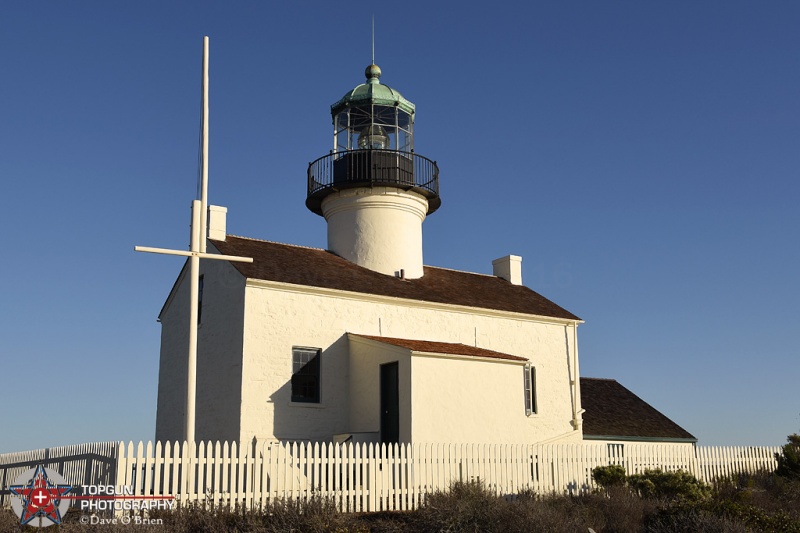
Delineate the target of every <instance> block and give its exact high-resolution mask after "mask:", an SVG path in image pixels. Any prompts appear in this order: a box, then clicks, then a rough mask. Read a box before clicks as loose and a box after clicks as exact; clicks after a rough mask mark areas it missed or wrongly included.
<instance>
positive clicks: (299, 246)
mask: <svg viewBox="0 0 800 533" xmlns="http://www.w3.org/2000/svg"><path fill="white" fill-rule="evenodd" d="M226 237H236V238H237V239H245V240H248V241H255V242H266V243H269V244H280V245H281V246H291V247H293V248H304V249H306V250H317V251H320V252H330V253H333V254H334V255H336V254H335V253H334V252H331V251H330V250H326V249H325V248H317V247H315V246H303V245H302V244H291V243H288V242H278V241H271V240H268V239H258V238H256V237H245V236H244V235H234V234H228V235H226ZM212 240H213V239H212ZM337 257H338V256H337ZM422 266H423V267H425V268H435V269H438V270H447V271H449V272H458V273H459V274H472V275H473V276H485V277H487V278H496V277H497V276H495V275H493V274H483V273H482V272H470V271H469V270H458V269H456V268H448V267H442V266H435V265H422Z"/></svg>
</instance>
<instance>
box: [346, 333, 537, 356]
mask: <svg viewBox="0 0 800 533" xmlns="http://www.w3.org/2000/svg"><path fill="white" fill-rule="evenodd" d="M349 335H352V336H355V337H361V338H364V339H370V340H373V341H376V342H382V343H384V344H390V345H392V346H398V347H400V348H406V349H407V350H411V351H413V352H425V353H436V354H443V355H463V356H467V357H481V358H484V359H501V360H505V361H518V362H524V361H527V359H525V358H524V357H518V356H516V355H510V354H507V353H502V352H495V351H494V350H487V349H485V348H478V347H477V346H468V345H466V344H460V343H454V342H437V341H420V340H414V339H396V338H393V337H378V336H375V335H360V334H356V333H350V334H349Z"/></svg>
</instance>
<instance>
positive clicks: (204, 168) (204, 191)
mask: <svg viewBox="0 0 800 533" xmlns="http://www.w3.org/2000/svg"><path fill="white" fill-rule="evenodd" d="M202 122H203V125H202V129H203V136H202V148H201V172H200V176H201V177H200V228H201V229H202V231H203V234H202V236H201V238H200V250H199V251H200V252H202V253H205V251H206V236H207V228H208V36H205V37H203V118H202Z"/></svg>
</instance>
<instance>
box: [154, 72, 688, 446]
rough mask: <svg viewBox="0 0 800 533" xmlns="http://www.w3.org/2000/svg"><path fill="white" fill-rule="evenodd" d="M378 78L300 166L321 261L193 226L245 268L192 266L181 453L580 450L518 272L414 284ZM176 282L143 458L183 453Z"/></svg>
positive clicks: (515, 264) (406, 118)
mask: <svg viewBox="0 0 800 533" xmlns="http://www.w3.org/2000/svg"><path fill="white" fill-rule="evenodd" d="M380 74H381V73H380V69H379V68H378V67H377V66H375V65H370V66H369V67H368V68H367V70H366V76H367V81H366V83H363V84H361V85H359V86H358V87H356V88H355V89H353V90H352V91H349V92H348V93H347V94H346V95H345V96H344V97H343V98H342V99H341V100H339V101H338V102H336V103H335V104H334V105H333V106H332V107H331V111H332V116H333V123H334V139H333V150H332V151H331V153H330V154H329V155H326V156H325V157H322V158H320V159H318V160H317V161H315V162H314V163H312V164H311V165H310V166H309V170H308V198H307V201H306V205H307V207H308V208H309V209H310V210H311V211H312V212H314V213H316V214H318V215H321V216H324V217H325V219H326V221H327V224H328V248H329V251H325V250H320V249H311V248H305V247H300V246H292V245H287V244H279V243H274V242H268V241H262V240H257V239H249V238H243V237H236V236H231V235H227V234H226V231H225V227H226V223H225V216H226V211H225V209H224V208H218V207H213V206H212V207H211V208H210V209H209V235H208V236H209V241H208V243H209V245H208V250H209V252H219V253H221V254H226V255H235V256H245V257H252V258H253V259H254V262H253V263H252V264H249V263H232V262H227V261H202V262H201V263H202V267H201V275H202V278H201V287H202V291H201V301H200V313H199V324H200V325H199V339H198V347H199V348H198V359H197V402H196V406H197V417H196V435H197V440H208V439H213V440H221V441H222V440H237V441H250V440H252V439H254V438H257V439H277V440H315V441H316V440H319V441H327V440H345V439H348V438H349V439H353V440H354V441H371V442H412V441H415V442H470V443H488V442H494V443H531V442H547V441H579V440H581V439H583V432H582V417H583V409H582V407H581V391H580V384H581V380H580V378H579V376H580V373H579V365H578V342H577V329H578V325H579V324H581V323H582V321H581V320H580V319H579V318H578V317H577V316H575V315H574V314H572V313H570V312H569V311H567V310H565V309H563V308H561V307H559V306H558V305H556V304H555V303H553V302H551V301H550V300H548V299H546V298H545V297H543V296H541V295H539V294H537V293H536V292H534V291H533V290H531V289H529V288H527V287H525V286H524V285H523V284H522V274H521V272H522V268H521V261H522V260H521V258H520V257H517V256H513V255H509V256H506V257H503V258H500V259H497V260H495V261H493V271H494V275H492V276H489V275H482V274H474V273H470V272H460V271H455V270H448V269H445V268H436V267H428V266H423V261H422V223H423V221H424V219H425V218H426V217H427V216H428V215H430V214H431V213H433V212H434V211H435V210H436V209H437V208H438V207H439V206H440V204H441V201H440V199H439V194H438V179H439V171H438V168H437V166H436V164H435V163H434V162H432V161H431V160H429V159H427V158H425V157H423V156H421V155H419V154H418V153H416V152H415V151H414V141H413V127H414V112H415V110H414V105H413V104H412V103H411V102H409V101H408V100H406V99H405V98H403V97H402V96H401V95H400V94H399V93H398V92H397V91H394V90H393V89H391V88H389V87H388V86H387V85H384V84H381V83H380V81H379V78H380ZM187 270H188V269H187V268H186V267H185V268H184V270H183V271H182V272H181V274H180V275H179V277H178V279H177V281H176V282H175V285H174V287H173V289H172V291H171V292H170V295H169V297H168V298H167V301H166V303H165V304H164V307H163V309H162V310H161V313H160V315H159V320H160V321H161V323H162V341H161V363H160V369H159V387H158V415H157V423H156V439H158V440H179V439H182V438H183V431H184V430H183V428H184V410H185V398H186V389H187V387H186V381H187V374H186V372H187V370H186V367H187V364H186V362H187V355H186V354H187V349H186V346H187V343H188V325H189V309H188V307H189V287H188V279H187V278H188V275H187ZM645 405H646V404H645ZM687 435H688V434H687ZM690 437H691V436H690Z"/></svg>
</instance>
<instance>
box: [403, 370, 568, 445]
mask: <svg viewBox="0 0 800 533" xmlns="http://www.w3.org/2000/svg"><path fill="white" fill-rule="evenodd" d="M523 368H524V364H519V363H512V362H500V361H491V362H490V361H484V360H480V359H474V358H473V359H468V358H450V357H440V356H421V355H415V356H414V357H412V362H411V379H412V383H413V388H412V393H411V396H412V403H413V405H414V408H413V419H412V429H411V433H412V436H413V438H414V440H415V441H420V442H458V443H507V442H511V443H514V442H536V441H537V440H539V439H542V438H549V437H552V436H553V433H552V431H553V430H554V429H555V430H556V431H557V428H556V426H557V424H553V422H555V421H554V420H550V419H551V418H552V415H553V414H554V412H556V413H557V412H558V411H559V410H560V409H559V406H558V402H553V401H548V402H546V406H545V405H542V409H541V413H542V414H541V415H539V414H533V415H530V416H527V415H526V414H525V395H524V391H525V388H524V382H523ZM542 385H544V384H542ZM548 388H549V387H548ZM540 395H541V396H542V397H545V398H549V399H551V400H554V399H555V398H554V396H555V397H558V396H560V395H559V394H558V392H557V391H552V390H551V391H550V392H549V393H542V394H540ZM540 416H541V417H542V418H543V420H541V421H540V420H538V417H540ZM540 422H544V424H540ZM540 425H544V426H545V427H543V428H541V429H540V428H539V427H538V426H540ZM548 426H549V427H548ZM562 429H565V430H566V429H567V428H566V426H565V427H564V428H562ZM537 433H540V434H539V435H538V436H537Z"/></svg>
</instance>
